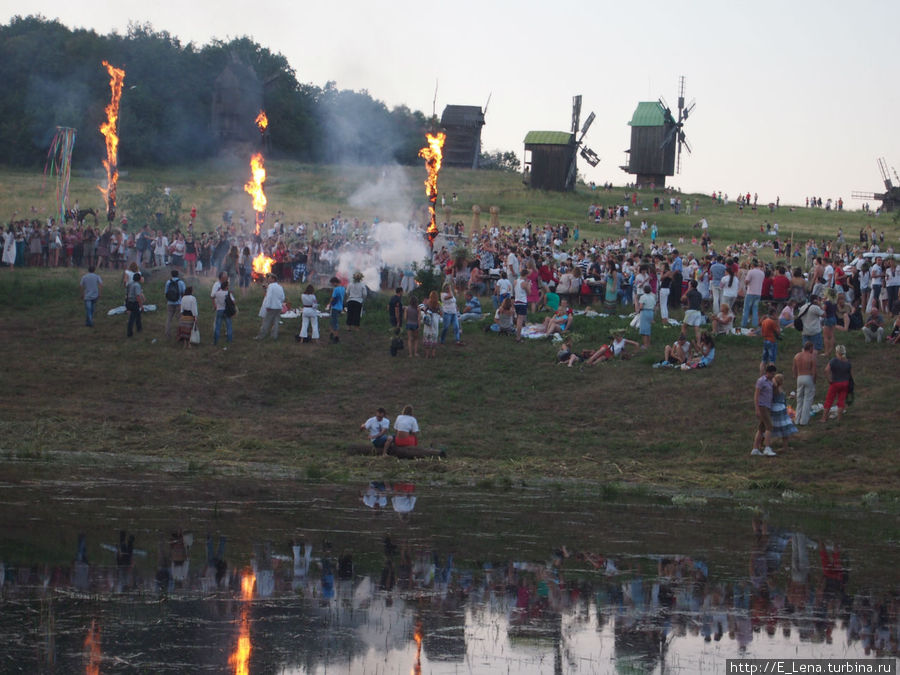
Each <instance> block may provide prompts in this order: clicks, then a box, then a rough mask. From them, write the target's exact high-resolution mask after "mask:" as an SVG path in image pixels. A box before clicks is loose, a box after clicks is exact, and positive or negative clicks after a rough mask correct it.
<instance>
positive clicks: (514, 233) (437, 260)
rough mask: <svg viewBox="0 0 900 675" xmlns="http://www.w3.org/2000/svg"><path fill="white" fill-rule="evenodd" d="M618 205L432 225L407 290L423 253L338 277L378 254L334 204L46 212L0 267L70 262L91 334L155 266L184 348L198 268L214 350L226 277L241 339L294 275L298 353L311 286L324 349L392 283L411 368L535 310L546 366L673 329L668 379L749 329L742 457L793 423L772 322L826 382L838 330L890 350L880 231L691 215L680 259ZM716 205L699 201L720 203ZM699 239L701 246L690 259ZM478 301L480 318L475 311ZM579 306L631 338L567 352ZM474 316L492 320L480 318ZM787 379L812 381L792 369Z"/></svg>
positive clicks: (129, 299)
mask: <svg viewBox="0 0 900 675" xmlns="http://www.w3.org/2000/svg"><path fill="white" fill-rule="evenodd" d="M634 199H635V193H632V194H626V195H625V197H624V199H622V200H621V203H619V204H611V205H609V206H602V205H598V204H591V206H590V209H589V211H590V212H589V217H593V218H594V220H595V221H597V222H603V223H605V224H608V226H609V227H608V228H607V227H604V232H609V228H611V229H612V230H615V231H617V233H616V234H613V235H608V236H604V237H599V238H593V239H587V238H585V237H584V236H583V235H582V233H581V232H580V230H579V228H578V227H577V226H574V227H570V226H569V225H566V224H557V225H553V224H550V223H546V224H544V225H543V226H541V225H536V224H533V223H532V222H530V221H529V222H526V223H525V224H524V225H523V226H521V227H508V226H507V227H503V226H500V225H499V224H497V223H492V224H491V225H490V226H486V227H482V228H481V229H480V230H478V231H475V232H472V233H471V234H469V235H468V236H467V235H466V232H465V228H464V227H463V226H462V225H461V223H452V224H451V223H445V224H444V225H443V228H442V230H443V232H442V236H440V237H439V238H438V241H437V245H435V246H434V248H433V250H432V252H431V260H430V261H428V262H429V263H430V264H431V265H433V269H434V271H435V272H436V274H437V278H438V279H439V286H438V288H437V289H436V290H432V291H430V292H428V293H427V294H425V295H422V296H420V295H419V292H420V291H419V283H418V280H417V279H416V273H417V266H418V265H420V264H421V262H422V261H417V260H412V259H410V260H407V261H404V262H403V263H401V264H387V263H384V262H383V261H382V262H380V263H379V264H378V265H377V271H376V272H375V273H374V274H375V276H376V278H374V279H373V278H371V277H372V275H373V273H372V272H371V271H370V270H367V272H368V276H369V278H364V275H363V273H362V271H361V270H360V269H356V270H353V271H352V272H350V273H348V272H347V270H346V266H343V267H342V266H340V265H339V261H340V260H342V259H344V258H345V257H346V256H347V254H348V253H349V254H353V255H357V254H358V253H359V252H360V251H374V253H375V256H376V257H377V255H378V237H377V232H378V228H379V226H380V224H379V223H378V221H377V219H375V220H374V221H373V222H371V223H368V222H364V221H360V220H359V219H351V218H345V217H343V216H342V215H341V214H340V212H339V213H337V214H336V215H335V217H334V218H332V219H330V220H329V221H327V222H322V223H312V224H311V223H303V222H296V223H287V222H285V219H284V215H283V214H274V215H275V218H274V222H273V224H272V225H271V227H268V228H264V229H263V230H262V231H261V232H260V233H259V234H255V233H252V232H251V231H249V226H248V225H247V224H246V221H245V220H243V219H241V221H240V222H238V223H234V222H223V224H222V225H221V226H219V227H218V228H216V230H215V231H214V232H212V233H206V232H202V233H199V234H197V233H195V232H194V227H193V224H192V223H189V224H188V225H187V226H186V228H185V229H184V231H181V230H175V231H174V232H170V233H164V232H162V231H159V230H151V228H150V227H149V225H144V226H143V227H140V228H137V229H135V230H133V231H129V230H128V228H127V227H125V226H124V224H123V226H122V227H118V228H114V227H112V225H108V226H106V227H104V228H100V227H97V226H96V223H94V224H93V225H92V224H91V223H89V222H88V223H87V224H85V223H83V222H82V223H77V222H75V221H74V220H73V221H72V222H71V224H70V223H66V224H62V225H58V224H56V223H54V222H53V221H52V219H51V220H49V221H48V222H47V223H46V224H42V223H40V222H39V221H37V220H26V221H17V222H13V223H11V224H10V225H9V227H8V228H7V232H6V233H5V235H4V239H3V246H4V247H3V254H2V260H3V261H4V262H5V263H7V264H8V265H9V266H11V267H16V266H19V265H24V266H50V267H52V266H57V265H66V266H85V267H87V269H88V271H87V273H86V274H85V275H84V277H82V281H81V290H82V298H83V300H84V304H85V324H86V325H87V326H91V325H93V322H94V310H95V306H96V303H97V301H98V299H99V298H100V295H101V293H102V292H103V279H102V278H101V274H105V273H106V272H105V271H106V270H110V269H112V270H117V269H121V270H122V284H123V286H124V290H125V311H126V312H128V315H129V318H128V324H127V328H126V334H127V335H129V336H131V335H133V334H134V333H135V332H140V331H141V330H142V328H143V326H142V322H141V315H142V313H143V310H144V306H145V304H146V299H145V296H144V290H145V289H144V280H145V276H146V272H147V271H152V270H153V269H154V268H159V269H165V270H167V271H168V272H170V276H169V277H168V278H167V280H166V282H165V287H164V293H165V297H166V322H165V335H166V336H167V337H170V336H172V334H173V333H174V335H175V337H176V339H177V340H179V341H180V342H181V343H183V344H184V345H185V347H189V346H190V345H191V344H196V343H197V342H199V313H200V304H199V303H198V302H197V299H196V297H195V296H194V287H193V284H194V282H196V281H197V279H198V278H199V277H201V276H204V275H208V274H213V273H215V274H216V275H217V280H216V281H215V283H214V284H213V287H212V290H211V292H210V302H211V305H212V309H213V311H214V312H215V321H214V327H213V344H214V345H218V343H219V340H220V339H221V337H222V332H223V328H224V333H225V336H224V337H225V342H226V345H225V348H227V347H228V345H230V344H231V342H232V340H233V328H232V321H233V318H234V316H235V315H236V314H237V298H236V297H235V295H234V292H233V285H232V284H233V281H234V279H235V278H236V279H237V283H238V288H239V289H241V294H240V295H241V297H242V298H243V297H246V292H247V288H248V287H249V285H250V283H251V279H252V278H254V277H255V278H257V279H258V280H260V281H262V283H263V287H264V289H265V296H264V299H263V301H262V305H261V307H260V310H259V314H258V315H259V318H260V327H259V332H258V334H257V336H256V339H257V340H263V339H266V338H271V339H273V340H277V339H278V333H279V324H280V322H281V317H282V316H283V315H284V313H285V310H286V309H288V308H289V307H290V302H289V298H288V295H289V294H288V292H287V291H286V290H285V284H292V283H297V284H299V285H300V287H301V288H302V289H303V290H302V292H301V293H300V294H299V301H300V302H299V306H298V307H297V308H296V309H297V310H298V313H297V316H298V318H299V319H300V322H299V330H298V332H297V334H296V336H295V337H296V339H297V340H298V341H299V342H301V343H307V342H316V341H318V340H319V326H318V321H319V315H320V308H319V298H318V296H317V293H316V288H317V287H318V288H320V289H321V288H325V287H330V297H329V300H328V302H327V304H326V305H325V307H324V313H325V315H326V316H327V317H328V322H329V341H330V342H332V343H337V342H340V333H341V327H340V323H341V319H342V318H343V317H344V316H346V321H345V325H346V330H348V331H358V330H360V324H361V315H362V309H363V306H364V304H365V302H366V299H367V297H368V295H369V293H370V291H376V290H380V291H387V292H391V291H393V294H392V295H391V299H390V302H389V304H388V313H389V321H390V324H391V327H392V329H393V330H394V338H393V341H392V353H395V354H396V353H399V352H400V350H401V349H402V338H403V337H405V338H406V346H405V351H406V353H407V354H408V356H409V357H411V358H415V357H418V356H420V355H421V356H424V357H426V358H434V357H436V356H437V354H438V348H439V347H440V346H441V345H444V344H446V343H447V340H448V337H449V339H450V340H452V343H453V344H454V345H457V346H460V347H462V346H464V345H465V342H464V340H463V326H464V324H465V323H466V322H469V321H478V322H481V326H480V327H483V328H484V329H485V330H489V331H490V330H492V331H494V332H497V333H499V334H500V335H510V336H515V339H516V341H520V342H521V341H523V339H524V337H525V336H524V331H525V329H526V326H527V324H528V320H529V318H531V319H532V320H534V318H535V315H536V314H537V315H539V316H540V317H541V318H540V321H539V322H538V323H536V324H534V325H532V326H528V328H529V330H530V331H531V334H532V335H533V334H535V333H536V334H539V335H545V336H551V335H555V334H560V335H562V336H563V337H564V338H569V339H567V340H565V341H564V343H563V347H562V348H561V349H560V350H559V352H558V354H557V360H558V361H559V362H561V363H566V364H567V365H570V366H571V365H573V364H575V363H579V362H583V363H584V364H585V365H594V364H597V363H603V362H605V361H607V360H609V359H610V358H627V357H629V356H630V355H631V354H633V353H637V352H640V351H646V350H648V349H650V348H651V339H652V337H653V335H654V333H655V327H656V326H667V325H680V326H681V330H680V334H679V335H678V338H677V339H676V340H675V341H673V342H671V343H668V344H666V345H664V346H663V348H662V349H661V354H660V357H661V360H660V361H659V362H657V363H656V364H655V365H656V366H658V367H677V368H681V369H685V370H687V369H693V368H703V367H709V366H711V365H712V364H713V361H714V358H715V355H716V345H715V341H716V339H717V337H719V336H721V335H730V334H734V333H741V334H752V335H759V336H760V337H761V338H762V344H763V350H762V357H761V360H760V380H759V381H758V382H757V388H756V389H757V395H756V396H755V398H756V399H758V400H757V401H756V403H755V407H756V412H757V417H758V418H759V431H760V433H759V438H758V439H757V442H755V443H754V447H753V451H754V454H757V453H760V454H763V455H767V454H774V450H772V449H771V443H772V442H773V441H772V439H773V438H786V437H787V436H788V435H790V434H791V433H793V432H794V431H795V429H796V427H794V426H793V425H792V424H785V423H784V419H783V418H781V417H779V415H778V414H777V413H780V412H781V407H780V406H781V402H780V401H779V396H781V395H783V394H784V393H785V390H786V389H789V388H788V387H787V386H786V385H785V384H784V382H783V381H779V378H780V377H781V376H782V375H783V374H780V373H778V372H777V365H776V362H777V355H778V342H779V340H780V339H781V333H782V331H783V330H786V329H789V328H790V327H791V326H794V327H796V328H797V330H799V331H800V333H801V335H802V343H803V344H806V343H811V344H812V349H813V353H814V354H816V355H817V356H820V357H826V358H830V359H831V361H830V362H828V368H827V369H826V371H827V372H826V374H828V375H829V377H830V378H831V380H832V383H835V382H848V381H852V378H847V377H845V375H846V373H845V372H844V370H845V369H844V367H843V366H842V365H841V364H842V363H843V362H844V361H846V348H845V346H842V345H838V344H837V342H838V339H839V338H840V339H841V340H840V341H842V342H847V340H848V339H849V338H850V333H851V332H852V331H855V330H859V334H860V335H861V336H863V338H864V340H865V341H866V342H870V341H871V342H883V341H888V342H892V343H897V342H898V340H900V304H898V301H900V297H898V296H900V269H898V267H897V260H896V259H895V255H894V251H893V248H892V247H891V246H890V245H888V246H885V241H884V232H883V231H882V232H881V233H880V234H879V233H878V232H876V231H875V230H874V229H873V228H872V227H871V226H869V227H866V228H861V229H860V233H859V241H858V242H856V241H852V242H850V241H847V239H846V238H845V237H844V233H843V230H839V231H838V233H837V236H835V237H833V238H831V239H822V240H814V239H808V240H806V241H804V242H796V243H795V242H794V241H793V238H791V239H790V240H782V239H780V238H779V235H778V233H777V230H776V231H772V230H771V229H769V230H768V234H769V235H770V236H771V237H772V238H770V239H762V240H754V241H749V242H745V243H738V244H731V245H727V246H721V245H720V244H719V243H718V242H714V241H713V239H712V237H711V235H710V232H709V223H708V221H707V220H706V219H703V220H702V221H701V223H700V224H698V226H697V227H698V229H699V230H700V232H699V233H695V234H693V235H692V236H691V238H690V244H689V246H690V247H691V248H692V249H694V250H692V251H688V252H683V251H682V250H679V247H681V248H682V249H684V248H686V247H687V246H688V244H687V242H686V241H685V238H684V237H681V238H678V240H677V241H676V240H661V239H660V238H659V231H658V228H657V226H656V223H652V224H651V223H648V221H647V219H646V218H643V216H642V218H643V219H642V221H641V222H640V224H639V225H636V226H635V227H632V225H631V221H630V219H631V217H632V216H635V215H637V213H638V212H639V211H638V209H637V208H636V207H637V206H638V204H636V203H635V201H634ZM726 199H727V197H724V198H723V197H722V196H721V195H718V194H717V196H716V201H717V202H718V203H720V204H724V203H727V202H726ZM756 201H757V198H756V196H755V195H753V196H751V195H750V193H747V195H746V196H745V195H741V197H740V200H739V202H740V203H741V204H754V205H755V204H756ZM662 206H663V204H660V205H659V207H660V208H662ZM826 206H827V205H826ZM668 207H669V208H672V209H674V210H676V211H678V210H681V209H693V210H695V211H696V210H699V208H700V204H699V201H698V200H695V201H694V203H693V204H692V203H691V202H690V200H685V202H684V203H680V198H679V197H677V196H674V195H673V196H671V197H670V198H668ZM407 229H408V234H409V236H410V237H411V238H413V239H415V238H420V237H421V236H422V231H421V228H419V227H417V226H416V225H414V224H412V223H410V224H409V225H407ZM698 234H699V237H698ZM698 246H699V247H700V251H698V252H696V253H695V252H694V251H696V250H697V247H698ZM769 248H771V249H772V251H773V253H774V259H775V262H774V263H766V262H764V259H765V258H771V257H773V256H770V255H769V253H767V252H766V251H767V249H769ZM260 255H264V256H266V257H268V258H269V259H270V262H271V272H268V273H266V274H256V273H254V270H253V265H252V263H253V260H254V259H255V258H257V257H258V256H260ZM353 255H351V256H350V258H351V260H352V259H354V258H353ZM487 302H490V304H491V305H492V310H493V313H492V314H489V313H488V312H486V311H485V306H484V305H485V303H487ZM583 307H589V308H591V309H592V310H597V309H601V308H602V310H603V311H606V312H608V313H609V314H612V313H616V314H619V313H620V312H625V313H631V312H633V315H634V321H633V323H632V326H633V327H634V328H635V329H637V333H638V335H639V339H640V341H639V342H638V341H633V340H626V339H625V337H624V334H623V333H622V332H621V331H616V332H614V333H612V334H610V337H609V341H608V342H606V343H604V344H601V345H599V346H598V345H595V344H591V345H574V344H572V340H571V337H570V336H571V335H572V333H573V330H572V329H573V326H574V325H576V322H578V321H581V320H582V319H580V318H578V314H579V313H580V311H581V308H583ZM682 312H683V313H682ZM675 315H677V316H678V317H679V318H680V319H681V320H680V321H678V320H676V319H675V318H673V317H674V316H675ZM491 316H492V317H493V321H492V322H487V321H484V322H482V319H487V318H489V317H491ZM667 342H668V341H667ZM838 347H841V349H838ZM802 353H803V352H801V354H802ZM842 354H843V359H842ZM798 356H800V355H798ZM802 360H803V359H801V361H802ZM813 363H815V362H813ZM795 366H796V363H795ZM771 367H775V369H776V370H775V372H771V371H770V368H771ZM795 369H796V368H795ZM801 370H802V368H801ZM807 370H808V369H807ZM799 375H803V376H804V377H807V376H814V373H807V372H805V371H804V372H803V373H799V374H798V373H794V376H795V377H798V376H799ZM831 389H832V388H831V387H829V398H828V400H827V401H826V411H825V413H824V414H823V420H824V419H826V418H827V417H828V414H829V410H828V408H830V402H831V399H834V400H836V402H837V405H838V414H839V415H840V414H842V413H843V411H844V409H845V403H846V394H847V393H848V392H847V391H846V390H845V389H842V388H841V387H837V388H835V391H834V392H833V394H834V395H833V396H832V391H831ZM796 390H797V392H798V401H797V409H798V414H797V416H796V418H795V419H794V423H795V424H796V425H797V426H804V425H805V424H806V423H808V415H809V412H808V408H809V403H810V402H811V400H810V399H808V398H807V396H808V393H809V391H810V388H809V387H803V386H801V385H800V382H799V381H798V382H797V387H796ZM766 410H768V411H769V415H768V416H767V414H766V413H765V412H764V411H766ZM789 419H790V418H789ZM779 434H781V435H779Z"/></svg>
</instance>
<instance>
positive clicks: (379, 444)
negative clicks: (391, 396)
mask: <svg viewBox="0 0 900 675" xmlns="http://www.w3.org/2000/svg"><path fill="white" fill-rule="evenodd" d="M390 428H391V420H390V419H389V418H387V417H385V410H384V408H379V409H378V410H376V411H375V417H370V418H369V419H367V420H366V421H365V422H363V423H362V424H361V425H359V430H360V431H365V432H366V433H368V434H369V440H370V441H372V445H373V446H374V447H375V449H376V450H378V451H380V453H381V455H382V456H384V455H387V452H388V450H390V448H391V443H392V442H393V440H394V439H393V437H392V436H388V434H387V431H388V429H390Z"/></svg>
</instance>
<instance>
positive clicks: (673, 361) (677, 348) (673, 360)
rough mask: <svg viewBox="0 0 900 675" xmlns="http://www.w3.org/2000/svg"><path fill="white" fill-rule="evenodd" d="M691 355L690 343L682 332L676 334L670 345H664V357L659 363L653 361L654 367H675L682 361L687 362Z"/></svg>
mask: <svg viewBox="0 0 900 675" xmlns="http://www.w3.org/2000/svg"><path fill="white" fill-rule="evenodd" d="M690 355H691V343H690V342H688V340H687V337H686V336H685V334H684V333H681V335H679V336H678V339H677V340H676V341H675V342H673V343H672V344H671V345H666V351H665V358H664V359H663V360H662V361H660V362H659V363H654V364H653V367H654V368H663V367H667V366H671V367H676V366H680V365H681V364H682V363H687V361H688V358H689V357H690Z"/></svg>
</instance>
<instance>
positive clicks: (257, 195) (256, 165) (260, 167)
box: [244, 152, 269, 234]
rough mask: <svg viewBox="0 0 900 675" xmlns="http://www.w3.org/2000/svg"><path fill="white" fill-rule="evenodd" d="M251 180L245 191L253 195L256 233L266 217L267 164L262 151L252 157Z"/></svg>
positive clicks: (245, 186)
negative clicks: (265, 186) (265, 188)
mask: <svg viewBox="0 0 900 675" xmlns="http://www.w3.org/2000/svg"><path fill="white" fill-rule="evenodd" d="M250 176H251V177H250V180H249V181H247V183H246V184H245V185H244V192H246V193H247V194H249V195H250V196H252V197H253V210H254V211H256V234H259V227H260V225H262V222H263V220H264V218H265V216H264V214H265V211H266V204H268V201H269V200H267V199H266V193H265V192H263V183H265V182H266V166H265V163H264V162H263V156H262V153H261V152H257V153H256V154H255V155H253V157H251V158H250Z"/></svg>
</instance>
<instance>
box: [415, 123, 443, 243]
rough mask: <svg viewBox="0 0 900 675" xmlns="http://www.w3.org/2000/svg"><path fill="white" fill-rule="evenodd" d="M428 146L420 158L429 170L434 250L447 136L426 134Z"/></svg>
mask: <svg viewBox="0 0 900 675" xmlns="http://www.w3.org/2000/svg"><path fill="white" fill-rule="evenodd" d="M425 138H426V140H427V141H428V145H426V146H425V147H424V148H422V149H421V150H419V157H421V158H422V159H424V160H425V168H427V169H428V177H427V178H426V179H425V196H426V197H428V215H429V217H430V218H429V223H428V245H429V246H430V247H431V249H432V250H434V240H435V238H436V237H437V235H438V228H437V223H436V222H435V221H436V220H437V217H436V215H437V214H436V211H435V207H436V206H437V196H438V189H437V179H438V173H439V172H440V170H441V161H442V160H443V147H444V140H445V139H446V138H447V134H445V133H443V132H438V133H437V134H434V135H432V134H425Z"/></svg>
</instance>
